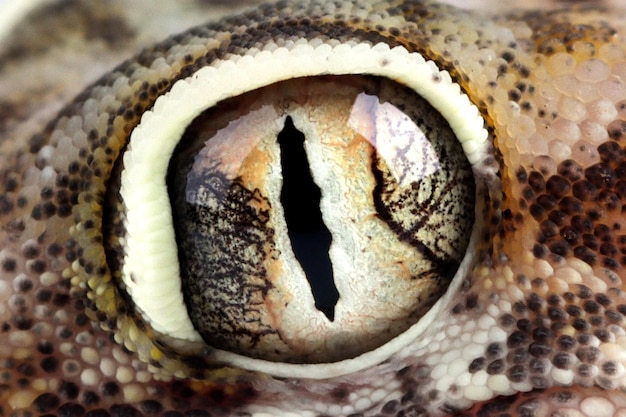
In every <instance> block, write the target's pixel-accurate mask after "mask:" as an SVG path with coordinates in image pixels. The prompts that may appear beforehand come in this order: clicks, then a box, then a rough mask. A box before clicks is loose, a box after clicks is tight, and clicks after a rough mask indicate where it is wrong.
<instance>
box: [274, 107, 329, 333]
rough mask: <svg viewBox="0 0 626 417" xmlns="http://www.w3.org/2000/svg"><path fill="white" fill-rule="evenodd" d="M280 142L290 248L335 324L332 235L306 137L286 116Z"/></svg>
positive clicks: (322, 308) (318, 302)
mask: <svg viewBox="0 0 626 417" xmlns="http://www.w3.org/2000/svg"><path fill="white" fill-rule="evenodd" d="M278 143H279V145H280V154H281V157H280V161H281V167H282V171H283V175H282V178H283V187H282V190H281V194H280V201H281V203H282V205H283V210H284V212H285V220H286V222H287V229H288V234H289V240H290V241H291V247H292V249H293V252H294V254H295V256H296V259H297V260H298V262H299V263H300V265H301V266H302V269H303V270H304V273H305V275H306V278H307V280H308V281H309V285H310V286H311V291H312V293H313V298H314V299H315V307H316V308H317V309H318V310H319V311H321V312H322V313H324V315H325V316H326V317H327V318H328V319H329V320H330V321H333V320H334V317H335V305H336V304H337V301H338V300H339V292H338V291H337V288H336V287H335V283H334V280H333V268H332V264H331V262H330V257H329V254H328V249H329V248H330V244H331V242H332V236H331V234H330V231H329V230H328V228H327V227H326V225H325V224H324V220H323V219H322V213H321V211H320V199H321V197H322V193H321V191H320V188H319V187H318V186H317V184H315V182H314V181H313V177H312V176H311V169H310V167H309V161H308V158H307V155H306V151H305V149H304V135H303V134H302V132H300V131H298V129H296V127H295V126H294V125H293V121H292V119H291V117H287V120H286V121H285V126H284V128H283V130H282V131H281V132H280V133H279V134H278Z"/></svg>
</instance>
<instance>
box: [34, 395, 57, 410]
mask: <svg viewBox="0 0 626 417" xmlns="http://www.w3.org/2000/svg"><path fill="white" fill-rule="evenodd" d="M60 403H61V402H60V400H59V397H57V396H56V395H54V394H50V393H45V394H41V395H40V396H39V397H37V398H36V399H35V401H34V402H33V405H34V406H35V408H36V409H37V411H39V412H40V413H46V412H48V411H54V410H56V409H57V407H58V406H59V404H60Z"/></svg>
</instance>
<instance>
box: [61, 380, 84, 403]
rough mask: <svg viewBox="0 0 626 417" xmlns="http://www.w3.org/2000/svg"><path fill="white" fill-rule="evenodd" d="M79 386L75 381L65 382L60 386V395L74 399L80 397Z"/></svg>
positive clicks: (67, 398)
mask: <svg viewBox="0 0 626 417" xmlns="http://www.w3.org/2000/svg"><path fill="white" fill-rule="evenodd" d="M79 391H80V390H79V388H78V386H77V385H76V384H74V383H73V382H63V383H61V387H59V395H60V396H61V397H62V398H64V399H66V400H73V399H75V398H76V397H78V393H79Z"/></svg>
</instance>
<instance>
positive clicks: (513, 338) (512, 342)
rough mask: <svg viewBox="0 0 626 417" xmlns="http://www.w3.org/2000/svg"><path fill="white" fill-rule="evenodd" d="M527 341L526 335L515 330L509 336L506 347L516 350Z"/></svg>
mask: <svg viewBox="0 0 626 417" xmlns="http://www.w3.org/2000/svg"><path fill="white" fill-rule="evenodd" d="M528 341H529V339H528V336H527V335H526V333H523V332H521V331H518V330H516V331H514V332H513V333H511V334H510V335H509V337H508V339H507V341H506V345H507V346H508V347H509V348H516V347H520V346H522V345H525V344H526V343H528Z"/></svg>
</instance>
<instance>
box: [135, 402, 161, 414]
mask: <svg viewBox="0 0 626 417" xmlns="http://www.w3.org/2000/svg"><path fill="white" fill-rule="evenodd" d="M140 408H141V410H142V411H143V412H144V413H145V414H147V415H153V414H160V413H161V411H163V406H162V405H161V403H159V402H158V401H155V400H145V401H142V402H141V404H140Z"/></svg>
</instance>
